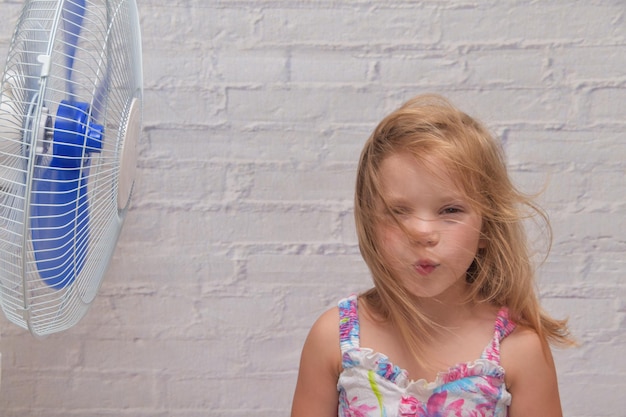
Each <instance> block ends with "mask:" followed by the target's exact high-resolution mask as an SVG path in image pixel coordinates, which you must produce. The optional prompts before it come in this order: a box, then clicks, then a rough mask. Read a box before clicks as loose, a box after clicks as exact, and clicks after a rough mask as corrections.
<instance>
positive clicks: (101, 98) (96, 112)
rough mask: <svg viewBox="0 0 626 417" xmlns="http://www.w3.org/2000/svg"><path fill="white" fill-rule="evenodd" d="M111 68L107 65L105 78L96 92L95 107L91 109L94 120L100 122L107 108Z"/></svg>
mask: <svg viewBox="0 0 626 417" xmlns="http://www.w3.org/2000/svg"><path fill="white" fill-rule="evenodd" d="M109 73H110V71H109V66H108V64H107V68H106V70H105V73H104V78H103V79H102V81H101V82H100V84H99V85H98V89H97V90H96V94H95V95H94V98H93V106H92V107H91V115H92V117H93V118H94V119H96V120H98V119H99V118H100V114H101V113H102V110H104V107H105V100H106V98H105V97H106V95H107V93H108V90H109V83H110V75H109Z"/></svg>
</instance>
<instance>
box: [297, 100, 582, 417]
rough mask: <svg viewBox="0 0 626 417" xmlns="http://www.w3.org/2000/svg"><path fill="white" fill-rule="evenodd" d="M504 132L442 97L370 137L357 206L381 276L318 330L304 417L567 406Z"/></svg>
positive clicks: (303, 381) (301, 396) (306, 363)
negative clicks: (497, 134) (499, 137)
mask: <svg viewBox="0 0 626 417" xmlns="http://www.w3.org/2000/svg"><path fill="white" fill-rule="evenodd" d="M524 208H527V209H530V210H531V211H534V212H535V213H538V214H539V215H540V218H542V219H543V220H545V221H546V224H547V217H546V216H545V214H543V212H542V211H541V210H540V209H539V208H538V207H537V206H535V205H534V204H533V203H532V202H531V201H530V200H529V199H527V198H526V197H524V196H523V195H522V194H521V193H519V192H518V191H517V190H516V189H515V187H514V186H513V185H512V183H511V181H510V179H509V177H508V174H507V171H506V167H505V163H504V159H503V155H502V153H501V150H500V148H499V147H498V145H497V143H496V142H495V140H494V139H493V138H492V137H491V136H490V134H489V133H488V132H487V130H486V129H485V128H484V127H483V126H482V125H481V124H480V123H478V122H477V121H476V120H474V119H472V118H471V117H469V116H468V115H466V114H464V113H462V112H460V111H459V110H457V109H456V108H454V107H453V106H452V105H451V104H450V103H449V102H447V101H446V100H445V99H443V98H442V97H439V96H435V95H426V96H419V97H416V98H414V99H412V100H410V101H409V102H407V103H406V104H404V105H403V106H402V107H400V108H399V109H398V110H396V111H395V112H393V113H392V114H390V115H389V116H388V117H386V118H385V119H384V120H383V121H382V122H381V123H380V124H379V125H378V127H377V128H376V129H375V131H374V132H373V134H372V135H371V137H370V138H369V139H368V141H367V143H366V144H365V148H364V149H363V152H362V154H361V159H360V163H359V167H358V174H357V184H356V195H355V218H356V227H357V233H358V238H359V247H360V249H361V254H362V255H363V258H364V259H365V261H366V263H367V265H368V267H369V269H370V271H371V273H372V277H373V281H374V287H373V288H372V289H370V290H368V291H366V292H365V293H363V294H361V295H359V296H351V297H349V298H346V299H343V300H341V301H340V302H339V306H338V307H336V308H333V309H331V310H329V311H327V312H326V313H324V314H323V315H322V316H321V317H320V318H319V319H318V320H317V321H316V323H315V324H314V325H313V327H312V329H311V331H310V333H309V336H308V337H307V340H306V342H305V345H304V348H303V351H302V358H301V363H300V372H299V375H298V382H297V386H296V390H295V395H294V400H293V406H292V413H291V415H292V417H308V416H311V417H331V416H335V415H337V411H339V413H338V415H339V416H340V417H347V416H354V417H365V416H385V417H395V416H430V417H435V416H510V417H529V416H533V417H534V416H541V417H560V416H562V412H561V405H560V400H559V393H558V387H557V379H556V372H555V367H554V362H553V360H552V355H551V352H550V347H549V343H550V342H554V343H557V344H564V345H567V344H571V343H572V341H571V339H570V338H569V334H568V330H567V327H566V323H565V321H559V320H555V319H553V318H551V317H549V316H548V315H547V314H546V313H545V312H544V311H543V310H542V309H541V307H540V305H539V302H538V299H537V294H536V292H535V287H534V278H533V270H532V266H531V262H530V259H529V254H528V251H527V248H526V238H525V233H524V230H523V227H522V220H523V219H525V218H527V217H528V214H529V213H527V211H528V210H526V211H524V210H523V209H524Z"/></svg>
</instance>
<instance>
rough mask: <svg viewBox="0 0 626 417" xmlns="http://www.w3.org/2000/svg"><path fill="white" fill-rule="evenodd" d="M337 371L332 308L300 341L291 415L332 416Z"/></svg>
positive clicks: (336, 315)
mask: <svg viewBox="0 0 626 417" xmlns="http://www.w3.org/2000/svg"><path fill="white" fill-rule="evenodd" d="M340 373H341V348H340V346H339V308H337V307H334V308H331V309H329V310H327V311H326V312H324V313H323V314H322V315H321V316H320V317H319V318H318V319H317V320H316V321H315V323H314V324H313V326H312V327H311V330H310V331H309V334H308V336H307V339H306V341H305V342H304V347H303V348H302V356H301V358H300V369H299V372H298V380H297V382H296V389H295V393H294V398H293V403H292V409H291V416H292V417H321V416H328V417H331V416H333V415H335V416H336V415H337V404H338V395H339V394H338V392H337V380H338V378H339V374H340Z"/></svg>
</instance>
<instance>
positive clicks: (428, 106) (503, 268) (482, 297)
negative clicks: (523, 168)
mask: <svg viewBox="0 0 626 417" xmlns="http://www.w3.org/2000/svg"><path fill="white" fill-rule="evenodd" d="M403 152H408V153H409V154H411V155H413V156H414V157H415V159H416V163H422V164H423V166H426V167H428V166H429V163H428V161H432V160H433V159H434V160H436V161H437V162H440V163H442V164H443V165H444V167H445V168H446V170H447V171H448V172H449V173H451V176H452V178H453V179H454V180H455V181H456V185H457V186H458V188H459V189H460V190H461V191H462V192H464V193H465V195H466V197H467V198H468V200H469V201H470V202H471V204H472V205H473V207H474V208H475V209H476V210H477V211H478V213H480V215H481V216H482V228H483V229H482V239H483V241H484V242H485V245H484V248H481V249H479V251H478V254H477V255H476V258H475V259H474V262H473V263H472V265H471V266H470V268H469V270H468V272H467V281H468V282H469V283H470V285H469V288H470V294H469V299H468V302H474V303H491V304H493V305H496V306H506V307H508V309H509V313H510V315H511V318H512V319H513V320H514V321H516V322H517V323H518V324H521V325H524V326H527V327H529V328H531V329H533V330H534V331H536V332H537V334H538V335H539V336H540V338H541V340H542V341H543V342H544V345H545V346H546V348H547V346H548V344H549V343H556V344H561V345H570V344H572V343H573V341H572V339H571V338H570V337H569V332H568V329H567V324H566V321H565V320H556V319H554V318H552V317H550V316H549V315H548V314H547V313H546V312H545V311H544V310H543V309H542V308H541V306H540V303H539V300H538V297H537V291H536V288H535V277H534V268H533V265H532V262H531V260H530V255H529V250H528V247H527V237H526V232H525V229H524V226H523V221H524V220H525V219H527V218H529V217H533V216H534V217H535V218H538V219H539V220H541V222H542V223H544V224H545V226H546V227H545V230H546V231H547V232H548V233H547V234H548V241H550V240H551V231H550V225H549V222H548V217H547V215H546V214H545V212H544V211H542V210H541V208H540V207H538V206H537V205H536V204H535V203H534V202H533V201H532V199H531V198H530V197H528V196H526V195H525V194H523V193H521V192H519V191H518V190H517V189H516V187H515V186H514V185H513V183H512V182H511V180H510V178H509V175H508V172H507V169H506V164H505V162H504V155H503V152H502V149H501V147H500V145H499V143H498V142H497V141H496V140H495V139H494V137H493V136H492V135H491V134H490V133H489V132H488V130H487V129H486V128H485V127H484V126H483V125H482V124H481V123H479V122H478V121H476V120H475V119H473V118H471V117H470V116H468V115H467V114H465V113H463V112H461V111H460V110H458V109H457V108H455V107H454V106H453V105H452V104H451V103H450V102H449V101H447V100H446V99H444V98H443V97H441V96H438V95H422V96H417V97H415V98H413V99H411V100H410V101H408V102H407V103H405V104H404V105H402V106H401V107H400V108H399V109H397V110H396V111H394V112H393V113H391V114H390V115H389V116H387V117H386V118H384V119H383V120H382V121H381V122H380V124H379V125H378V126H377V127H376V129H375V130H374V132H373V133H372V135H371V136H370V137H369V139H368V140H367V142H366V144H365V146H364V149H363V151H362V153H361V158H360V162H359V166H358V172H357V182H356V193H355V220H356V228H357V234H358V239H359V248H360V250H361V254H362V256H363V258H364V259H365V262H366V263H367V265H368V267H369V269H370V271H371V273H372V277H373V281H374V288H372V289H371V290H369V291H367V292H365V293H364V294H362V295H361V298H362V300H364V301H365V303H366V307H367V308H368V309H370V310H371V311H372V312H373V313H374V314H375V316H376V317H379V318H380V319H382V320H389V321H390V322H391V323H393V325H394V326H395V327H396V328H397V330H398V331H399V332H400V335H401V337H402V338H403V340H404V341H405V342H406V343H407V346H409V347H410V348H411V350H412V351H413V354H414V355H415V356H416V359H417V360H418V361H419V358H420V356H421V355H420V353H421V349H420V346H421V345H422V342H423V341H424V340H425V338H426V337H427V335H429V334H432V332H433V331H434V330H435V328H436V323H433V322H432V321H430V320H429V319H428V318H426V317H425V316H424V315H423V314H421V312H420V311H419V308H418V307H417V305H419V303H416V299H415V297H413V296H412V295H411V294H410V293H408V291H406V289H405V288H404V287H403V286H402V284H401V283H400V281H399V280H396V279H394V277H393V275H392V273H391V272H390V269H389V268H388V267H387V265H385V261H384V257H383V256H382V250H381V248H380V247H379V239H378V237H377V226H378V225H379V224H380V222H381V221H384V220H382V217H381V216H382V215H383V213H380V212H381V207H383V210H384V207H385V203H384V201H383V197H382V195H383V193H382V192H381V191H382V190H381V186H380V178H379V175H380V167H381V163H382V161H383V160H384V159H385V158H387V157H388V156H390V155H392V154H396V153H403ZM381 202H382V203H383V204H382V205H381ZM420 362H421V361H420Z"/></svg>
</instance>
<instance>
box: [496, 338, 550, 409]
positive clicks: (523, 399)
mask: <svg viewBox="0 0 626 417" xmlns="http://www.w3.org/2000/svg"><path fill="white" fill-rule="evenodd" d="M500 363H501V365H502V367H503V368H504V370H505V380H506V385H507V388H508V390H509V392H510V393H511V396H512V401H511V407H510V410H509V414H510V416H511V417H516V416H526V415H542V416H546V417H548V416H549V417H553V416H554V417H561V416H562V413H561V404H560V399H559V390H558V383H557V376H556V369H555V365H554V360H553V358H552V352H551V351H550V347H549V345H548V343H547V342H546V341H544V340H542V339H541V337H540V336H539V335H538V334H537V332H535V331H534V330H533V329H530V328H528V327H524V326H518V327H517V328H516V329H515V330H514V331H513V332H512V333H511V334H510V335H509V336H508V337H506V338H505V339H504V340H503V341H502V344H501V349H500Z"/></svg>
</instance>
